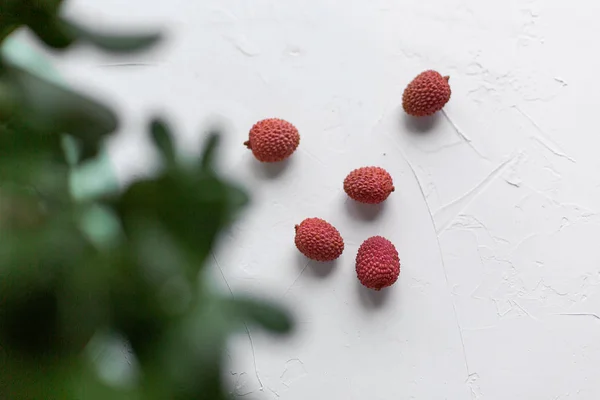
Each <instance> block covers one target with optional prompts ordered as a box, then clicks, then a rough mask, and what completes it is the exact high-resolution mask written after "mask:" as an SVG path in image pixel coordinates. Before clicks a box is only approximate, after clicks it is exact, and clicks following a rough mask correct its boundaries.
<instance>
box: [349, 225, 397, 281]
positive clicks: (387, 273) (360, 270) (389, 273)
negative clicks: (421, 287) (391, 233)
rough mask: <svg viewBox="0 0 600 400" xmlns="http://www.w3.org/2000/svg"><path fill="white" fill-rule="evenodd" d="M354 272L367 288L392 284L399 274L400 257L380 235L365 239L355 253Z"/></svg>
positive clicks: (391, 245) (392, 246)
mask: <svg viewBox="0 0 600 400" xmlns="http://www.w3.org/2000/svg"><path fill="white" fill-rule="evenodd" d="M356 274H357V275H358V280H359V281H360V283H362V284H363V285H364V286H366V287H368V288H369V289H375V290H381V289H382V288H384V287H388V286H392V285H393V284H394V283H395V282H396V281H397V280H398V275H400V257H398V252H397V251H396V248H395V247H394V245H393V244H392V242H390V241H389V240H387V239H386V238H384V237H381V236H373V237H372V238H369V239H367V240H365V241H364V242H363V244H361V245H360V248H359V249H358V254H357V255H356Z"/></svg>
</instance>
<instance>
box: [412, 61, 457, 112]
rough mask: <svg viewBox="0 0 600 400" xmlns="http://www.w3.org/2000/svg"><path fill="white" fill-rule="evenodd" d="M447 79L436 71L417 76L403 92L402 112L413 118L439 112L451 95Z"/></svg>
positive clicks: (447, 77)
mask: <svg viewBox="0 0 600 400" xmlns="http://www.w3.org/2000/svg"><path fill="white" fill-rule="evenodd" d="M449 79H450V77H449V76H442V75H440V73H439V72H436V71H425V72H423V73H421V74H419V75H418V76H417V77H416V78H415V79H413V81H412V82H411V83H409V84H408V86H407V87H406V89H405V90H404V95H402V106H403V107H404V111H406V113H407V114H410V115H413V116H415V117H424V116H426V115H432V114H434V113H436V112H438V111H440V110H441V109H442V108H443V107H444V106H445V105H446V103H447V102H448V101H449V100H450V95H451V94H452V91H451V90H450V85H449V84H448V80H449Z"/></svg>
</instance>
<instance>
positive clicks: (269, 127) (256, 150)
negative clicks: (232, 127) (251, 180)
mask: <svg viewBox="0 0 600 400" xmlns="http://www.w3.org/2000/svg"><path fill="white" fill-rule="evenodd" d="M299 144H300V134H299V133H298V129H296V127H295V126H294V125H292V124H291V123H289V122H287V121H284V120H282V119H278V118H269V119H264V120H262V121H258V122H257V123H256V124H254V126H253V127H252V129H250V138H249V140H247V141H246V142H244V145H245V146H246V147H248V148H249V149H250V150H252V153H253V154H254V157H256V159H257V160H259V161H262V162H277V161H283V160H285V159H286V158H288V157H289V156H291V155H292V153H294V151H296V148H297V147H298V145H299Z"/></svg>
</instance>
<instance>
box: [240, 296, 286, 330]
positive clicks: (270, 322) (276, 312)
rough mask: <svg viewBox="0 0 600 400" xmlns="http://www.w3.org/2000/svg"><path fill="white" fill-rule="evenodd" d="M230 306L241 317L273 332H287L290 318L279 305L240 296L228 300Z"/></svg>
mask: <svg viewBox="0 0 600 400" xmlns="http://www.w3.org/2000/svg"><path fill="white" fill-rule="evenodd" d="M230 306H231V307H232V309H233V310H234V311H235V313H237V314H238V315H239V316H240V317H241V318H243V319H247V320H248V322H250V323H253V324H256V325H259V326H261V327H263V328H265V329H267V330H268V331H271V332H275V333H288V332H289V331H291V329H292V318H291V316H290V315H289V314H288V313H287V312H286V311H285V310H283V309H282V308H281V307H279V306H276V305H274V304H271V303H267V302H264V301H259V300H253V299H250V298H241V299H233V300H230Z"/></svg>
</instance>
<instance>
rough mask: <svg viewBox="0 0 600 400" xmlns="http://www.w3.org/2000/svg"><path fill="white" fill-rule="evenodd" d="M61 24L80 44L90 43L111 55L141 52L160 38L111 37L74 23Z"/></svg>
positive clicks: (151, 36)
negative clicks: (111, 53)
mask: <svg viewBox="0 0 600 400" xmlns="http://www.w3.org/2000/svg"><path fill="white" fill-rule="evenodd" d="M62 24H63V25H64V26H65V29H67V30H68V31H69V32H70V33H71V35H73V36H74V37H75V38H77V39H78V40H81V41H82V42H87V43H90V44H92V45H94V46H96V47H98V48H100V49H102V50H105V51H108V52H113V53H131V52H136V51H143V50H146V49H147V48H149V47H151V46H153V45H154V44H156V43H157V42H158V41H159V40H160V38H161V36H160V34H158V33H148V34H137V35H111V34H104V33H99V32H94V31H92V30H90V29H88V28H85V27H82V26H80V25H78V24H76V23H74V22H71V21H68V20H65V19H63V21H62Z"/></svg>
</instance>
